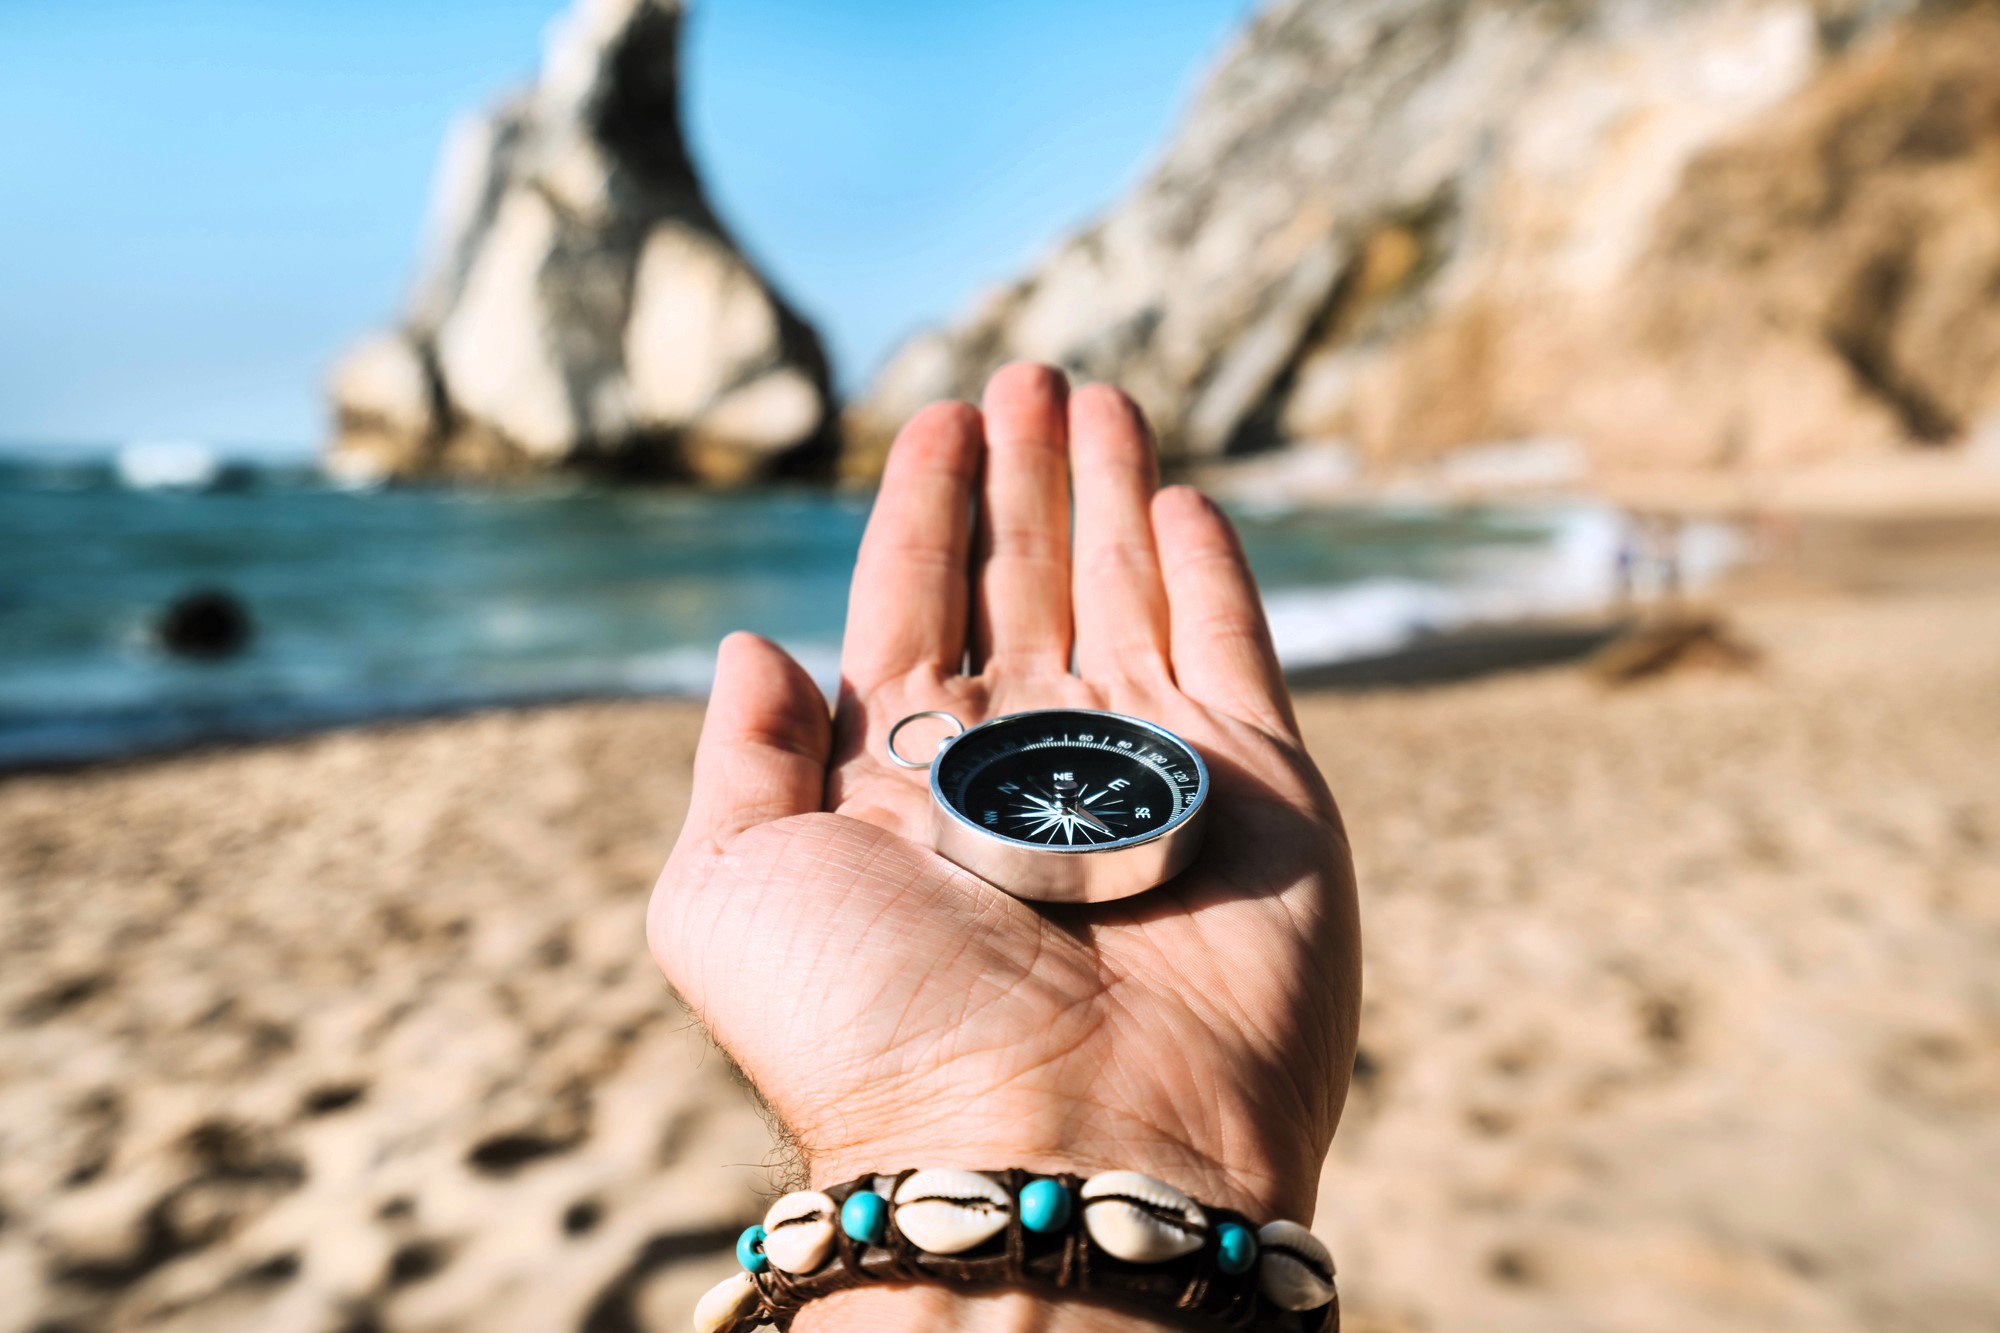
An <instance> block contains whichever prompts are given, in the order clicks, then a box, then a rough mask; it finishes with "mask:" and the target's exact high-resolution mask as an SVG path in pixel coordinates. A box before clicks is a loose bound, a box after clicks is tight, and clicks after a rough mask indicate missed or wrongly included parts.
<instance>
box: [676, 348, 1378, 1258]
mask: <svg viewBox="0 0 2000 1333" xmlns="http://www.w3.org/2000/svg"><path fill="white" fill-rule="evenodd" d="M1072 508H1073V510H1074V517H1075V536H1074V541H1073V542H1072V538H1071V516H1072ZM975 512H976V513H977V515H978V518H977V521H976V522H975V520H974V514H975ZM1072 662H1073V663H1074V669H1072ZM841 670H842V683H841V696H840V700H839V704H838V707H837V709H836V710H835V712H834V714H833V716H832V717H831V718H830V719H829V717H828V713H827V708H826V705H825V702H824V700H823V699H822V697H821V695H820V693H819V690H818V689H817V687H816V686H815V685H814V684H813V682H812V680H811V678H810V677H808V676H807V675H806V673H805V671H804V670H802V669H801V668H800V667H799V665H798V664H797V663H796V662H794V661H793V660H792V659H791V658H790V657H788V656H787V655H786V654H785V653H784V652H782V651H781V650H780V649H778V648H777V647H775V646H774V645H772V644H770V643H769V642H767V641H765V640H763V639H759V638H756V637H754V636H751V635H747V634H739V635H734V636H732V637H731V638H729V639H728V640H726V641H725V642H724V644H723V646H722V652H721V657H720V660H719V662H718V664H717V672H716V682H715V689H714V693H713V695H712V697H711V699H710V702H709V709H708V716H707V721H706V723H705V725H704V727H703V730H702V736H701V743H700V748H699V750H698V752H697V755H696V759H695V795H694V802H693V806H692V808H691V809H690V811H689V814H688V819H687V824H686V826H685V828H684V829H683V830H682V832H681V835H680V840H679V842H678V844H677V845H676V846H675V848H674V852H673V856H672V858H671V859H670V860H669V861H668V863H667V867H666V870H665V871H664V872H663V873H662V875H661V877H660V881H659V885H658V887H657V889H656V890H655V892H654V895H653V902H652V906H651V908H650V910H649V913H648V936H649V939H650V941H651V945H652V949H653V953H654V956H655V958H656V959H657V960H658V961H659V964H660V967H661V968H662V969H663V970H664V971H665V973H666V975H667V977H668V978H669V980H671V981H672V982H673V984H674V985H675V986H676V987H677V988H678V989H679V991H680V993H681V995H682V996H683V997H684V998H685V999H686V1000H687V1002H688V1003H689V1005H690V1006H692V1008H693V1009H694V1011H695V1012H696V1013H697V1014H698V1015H699V1016H700V1017H701V1019H702V1021H703V1022H705V1023H706V1024H707V1025H708V1027H709V1029H710V1031H711V1032H712V1033H713V1034H714V1036H715V1038H716V1039H717V1041H719V1042H720V1043H721V1044H722V1046H723V1047H724V1048H725V1049H726V1050H727V1051H728V1052H729V1053H730V1055H731V1056H732V1057H733V1058H734V1059H735V1060H736V1061H737V1062H738V1063H739V1064H740V1065H741V1066H742V1068H743V1070H744V1071H745V1072H746V1074H748V1076H749V1077H750V1078H751V1079H752V1080H753V1081H754V1083H755V1084H756V1086H757V1087H758V1089H759V1090H760V1091H761V1093H762V1094H763V1096H764V1097H765V1099H766V1100H767V1101H768V1103H769V1105H770V1106H771V1108H772V1109H773V1111H774V1112H775V1113H776V1114H777V1115H778V1116H779V1117H781V1118H782V1120H783V1121H784V1123H785V1125H786V1126H787V1127H788V1128H789V1129H790V1130H791V1132H792V1134H793V1135H794V1136H795V1138H796V1140H797V1143H798V1146H799V1147H800V1149H801V1150H802V1152H803V1154H804V1157H805V1163H806V1167H807V1170H808V1172H809V1174H810V1176H811V1178H812V1180H813V1181H814V1182H815V1183H818V1184H824V1183H829V1182H832V1181H836V1180H841V1179H844V1178H847V1177H850V1176H855V1175H859V1174H862V1173H863V1172H866V1171H873V1170H880V1171H890V1172H893V1171H896V1170H899V1169H902V1168H904V1167H917V1166H967V1167H999V1166H1023V1167H1028V1168H1031V1169H1044V1170H1049V1171H1057V1170H1065V1171H1076V1172H1079V1173H1083V1174H1089V1173H1090V1172H1092V1171H1094V1170H1098V1169H1104V1168H1111V1167H1129V1168H1133V1169H1137V1170H1141V1171H1145V1172H1147V1173H1148V1174H1150V1175H1153V1176H1156V1177H1159V1178H1160V1179H1163V1180H1166V1181H1168V1182H1170V1183H1172V1184H1174V1185H1176V1186H1178V1187H1180V1188H1181V1189H1183V1190H1185V1191H1187V1192H1188V1193H1190V1194H1192V1195H1195V1196H1196V1197H1200V1198H1206V1199H1210V1200H1212V1201H1214V1202H1217V1203H1221V1204H1224V1205H1227V1206H1230V1207H1234V1208H1237V1209H1240V1210H1241V1211H1243V1212H1246V1213H1248V1214H1250V1215H1251V1216H1257V1217H1279V1216H1283V1217H1291V1218H1295V1219H1298V1220H1301V1221H1305V1220H1309V1219H1310V1217H1311V1213H1312V1202H1313V1194H1314V1185H1315V1181H1316V1179H1317V1176H1318V1170H1319V1164H1320V1161H1321V1159H1322V1157H1323V1156H1324V1154H1325V1152H1326V1148H1327V1146H1328V1143H1329V1141H1330V1139H1331V1137H1332V1134H1333V1129H1334V1125H1335V1123H1336V1121H1337V1120H1338V1118H1339V1114H1340V1107H1341V1102H1342V1099H1343V1097H1344V1095H1345V1091H1346V1083H1347V1074H1348V1070H1349V1067H1350V1065H1351V1063H1352V1060H1353V1053H1354V1034H1355V1018H1356V1009H1357V1006H1358V1001H1359V993H1360V962H1359V937H1358V927H1357V923H1356V915H1355V904H1354V885H1353V873H1352V870H1351V866H1350V861H1349V857H1348V850H1347V845H1346V841H1345V837H1344V834H1343V832H1342V830H1341V826H1340V821H1339V816H1338V815H1337V813H1336V812H1335V809H1334V804H1333V800H1332V798H1331V797H1330V796H1329V795H1328V793H1327V790H1326V786H1325V784H1324V783H1323V782H1322V780H1321V778H1320V776H1319V773H1318V771H1317V770H1316V769H1315V768H1314V766H1313V763H1312V761H1311V760H1310V759H1309V758H1307V756H1306V753H1305V750H1304V747H1303V745H1302V744H1301V742H1300V739H1299V733H1298V727H1297V723H1296V722H1295V720H1294V718H1293V715H1292V710H1291V705H1290V701H1289V699H1288V697H1287V694H1286V691H1285V686H1284V681H1283V678H1282V677H1281V676H1280V674H1279V670H1278V665H1277V661H1276V659H1275V657H1274V656H1273V654H1272V650H1271V643H1270V636H1269V633H1268V630H1267V629H1266V627H1265V624H1264V618H1263V613H1262V610H1261V606H1260V603H1259V601H1258V597H1257V590H1256V585H1255V583H1254V582H1253V580H1252V578H1251V575H1250V571H1249V568H1248V566H1247V565H1246V563H1245V562H1244V558H1243V554H1242V550H1241V548H1240V547H1239V545H1238V544H1237V542H1236V539H1235V536H1234V534H1233V532H1232V531H1231V529H1230V527H1229V524H1228V521H1227V520H1226V519H1225V518H1224V517H1223V516H1222V514H1221V513H1220V512H1219V511H1218V510H1217V509H1216V508H1215V507H1214V506H1213V505H1212V504H1211V503H1210V502H1209V501H1207V500H1206V499H1205V498H1203V497H1202V496H1201V495H1200V494H1198V493H1197V492H1195V491H1193V490H1190V489H1187V488H1184V487H1175V488H1170V489H1168V490H1165V491H1159V490H1158V489H1157V469H1156V465H1155V460H1154V452H1153V447H1152V444H1151V440H1150V436H1149V433H1148V430H1147V427H1146V423H1145V422H1144V420H1143V419H1142V417H1141V416H1140V414H1139V412H1138V410H1137V408H1136V407H1135V406H1134V405H1133V404H1132V403H1131V401H1130V400H1129V399H1127V398H1126V397H1125V396H1124V395H1123V394H1121V393H1119V392H1118V391H1116V390H1115V389H1112V388H1109V387H1106V386H1102V385H1092V386H1090V387H1087V388H1084V389H1081V390H1079V391H1077V392H1076V393H1075V394H1074V395H1071V394H1069V393H1068V392H1067V391H1066V388H1065V385H1064V381H1063V379H1062V377H1061V375H1060V374H1059V373H1058V372H1055V371H1053V370H1050V369H1047V368H1045V367H1039V366H1032V365H1025V364H1021V365H1014V366H1009V367H1007V368H1006V369H1004V370H1002V371H1000V372H999V373H998V374H997V375H995V376H994V378H993V380H992V382H991V383H990V384H989V385H988V387H987V391H986V395H985V400H984V403H983V408H982V409H974V408H972V407H970V406H968V405H966V404H963V403H940V404H936V405H933V406H932V407H929V408H926V409H925V410H924V411H923V412H921V413H919V414H918V415H917V416H916V417H915V418H914V419H913V420H912V421H911V422H910V423H909V425H908V426H907V427H906V428H905V429H904V430H903V432H902V434H901V435H900V436H899V438H898V439H897V441H896V444H895V447H894V449H893V450H892V452H891V454H890V456H889V461H888V465H887V470H886V473H885V475H884V477H883V481H882V488H881V492H880V495H879V497H878V498H877V500H876V503H875V509H874V512H873V515H872V516H871V517H870V519H869V523H868V529H867V534H866V536H865V537H864V538H863V540H862V545H861V553H860V557H859V562H858V564H857V567H856V569H855V574H854V584H853V593H852V597H851V601H850V605H849V612H848V623H847V636H846V642H845V644H844V647H843V650H842V658H841ZM1050 707H1087V708H1104V709H1110V710H1113V711H1116V712H1120V713H1127V714H1131V715H1134V716H1137V717H1141V718H1144V719H1146V720H1148V721H1151V722H1156V723H1158V724H1160V725H1162V726H1164V727H1166V728H1167V729H1169V730H1170V731H1173V732H1175V733H1176V734H1178V735H1180V736H1181V737H1183V738H1184V739H1186V740H1188V741H1189V742H1191V743H1192V744H1193V745H1195V746H1196V747H1197V748H1198V749H1199V750H1200V751H1201V752H1202V754H1203V756H1204V758H1205V759H1206V760H1207V762H1208V765H1209V769H1210V773H1211V778H1212V781H1213V786H1214V789H1213V792H1212V794H1211V796H1210V798H1209V799H1210V801H1211V810H1210V816H1209V821H1210V822H1209V831H1208V836H1207V840H1206V843H1205V846H1204V848H1203V850H1202V853H1201V854H1200V856H1199V857H1198V858H1197V859H1196V861H1195V863H1194V864H1193V866H1192V867H1191V868H1190V869H1188V870H1187V871H1186V872H1185V873H1183V874H1182V875H1180V876H1179V877H1178V878H1177V879H1175V880H1173V881H1171V882H1170V883H1168V884H1166V885H1163V886H1161V887H1159V888H1156V889H1154V890H1152V891H1150V892H1148V893H1145V894H1142V895H1140V896H1138V897H1134V898H1128V899H1124V900H1121V901H1118V902H1112V903H1102V904H1092V905H1077V906H1050V905H1046V904H1043V905H1037V904H1031V903H1028V902H1023V901H1020V900H1017V899H1015V898H1012V897H1010V896H1008V895H1007V894H1005V893H1003V892H1001V891H1000V890H999V889H997V888H995V887H993V886H991V885H989V884H986V883H984V882H982V881H981V880H979V879H977V878H975V877H974V876H972V875H970V874H968V873H967V872H965V871H963V870H961V869H959V868H958V867H956V866H954V865H952V864H951V863H950V862H948V861H946V860H944V859H943V858H941V857H939V856H938V855H936V854H935V853H934V852H932V851H930V850H929V849H928V847H927V846H926V845H925V843H924V841H923V839H924V834H925V830H926V828H927V827H928V805H929V800H930V796H929V791H928V788H927V786H926V781H925V777H924V775H923V774H922V773H914V772H909V771H905V770H903V769H899V768H896V767H893V766H892V765H890V764H889V762H888V761H887V758H886V755H885V751H884V741H885V738H886V736H887V733H888V730H889V728H890V726H892V725H893V724H894V723H895V722H896V720H897V719H899V718H901V717H904V716H905V715H907V714H910V713H914V712H919V711H922V710H925V709H944V710H949V711H950V712H952V713H955V714H956V715H957V716H958V717H959V718H961V719H962V720H964V721H965V723H966V724H967V725H976V724H977V723H978V722H980V721H982V720H984V719H986V718H989V717H993V716H997V715H999V714H1001V713H1008V712H1017V711H1020V710H1023V709H1029V708H1050Z"/></svg>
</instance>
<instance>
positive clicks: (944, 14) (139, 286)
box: [0, 0, 1253, 451]
mask: <svg viewBox="0 0 2000 1333" xmlns="http://www.w3.org/2000/svg"><path fill="white" fill-rule="evenodd" d="M560 8H561V5H560V4H559V3H553V2H551V0H538V2H530V0H339V2H338V3H335V2H333V0H282V2H280V3H274V2H273V0H0V441H9V442H17V443H43V444H49V443H90V444H104V443H115V442H117V441H122V440H127V439H132V438H174V439H199V440H206V441H209V442H212V443H216V444H219V445H224V446H228V447H232V448H238V449H271V450H281V451H290V450H302V449H308V448H311V447H313V446H314V445H315V444H316V443H317V441H318V439H319V438H320V436H321V434H322V431H323V429H324V406H323V402H322V399H321V395H320V385H321V383H322V381H323V379H324V375H325V372H326V369H327V367H328V365H329V364H330V363H331V362H332V360H333V359H334V358H335V357H336V356H337V355H338V354H339V352H340V350H341V348H342V347H343V346H344V345H346V344H347V343H348V342H349V341H350V340H352V339H353V338H355V337H356V336H358V335H360V334H362V333H365V332H367V331H368V330H370V329H372V328H376V327H380V326H382V325H384V324H386V323H389V322H391V321H392V320H393V319H394V318H395V317H396V314H397V312H398V309H399V307H400V305H401V302H402V298H403V296H404V293H405V291H406V289H407V285H408V283H409V280H410V277H411V273H412V268H413V265H414V262H415V257H416V247H417V242H418V237H419V234H420V230H421V227H422V223H423V218H424V210H425V206H426V201H427V199H428V196H429V181H430V175H431V171H432V168H433V166H434V165H435V162H436V157H437V152H438V147H439V144H440V141H441V138H442V136H443V134H444V131H445V128H446V126H447V125H448V124H449V123H450V122H451V121H452V120H453V118H454V117H456V116H457V115H459V114H462V113H464V112H466V111H468V110H471V109H475V108H478V107H481V106H483V105H485V104H487V103H489V102H491V101H492V100H493V99H494V98H495V97H496V96H497V95H499V94H501V93H503V92H505V91H506V90H508V89H510V88H512V87H515V86H518V85H519V84H521V83H522V82H524V81H525V80H527V79H528V78H530V77H531V76H532V74H533V71H534V69H535V66H536V64H537V62H538V59H539V52H540V42H541V34H542V30H543V28H544V27H545V26H546V24H547V23H548V21H549V20H550V19H551V18H552V17H553V16H554V15H555V14H556V13H557V12H558V11H559V9H560ZM1252 9H1253V5H1252V3H1251V0H1090V2H1089V3H1079V0H696V2H695V3H694V4H693V6H692V13H691V16H690V19H689V25H688V41H687V43H686V46H685V48H684V52H683V61H684V75H685V82H686V96H687V112H686V119H687V125H688V134H689V137H690V139H691V146H692V149H693V152H694V156H695V161H696V164H697V167H698V169H699V170H700V171H701V172H702V174H703V177H704V180H705V182H706V184H707V186H708V188H709V191H710V193H711V197H712V198H713V199H714V200H715V202H716V203H717V205H718V207H719V211H720V212H721V214H722V216H723V218H724V220H725V222H726V223H727V224H728V225H729V226H730V227H731V229H732V230H733V231H734V232H735V234H736V236H737V238H738V239H739V241H741V242H742V243H743V244H744V245H745V247H746V248H747V249H748V250H749V251H750V253H751V254H752V256H753V257H755V258H756V259H757V260H758V261H759V262H760V263H761V264H762V265H763V267H764V269H765V271H766V272H767V273H769V274H770V275H771V276H772V278H773V279H774V280H775V281H776V283H777V284H778V286H779V287H780V288H781V290H783V291H784V292H785V293H786V295H787V296H789V297H790V298H791V299H792V300H793V301H794V302H795V303H796V304H797V305H798V306H799V307H800V308H801V309H802V310H803V311H804V313H805V314H806V315H807V316H808V318H810V319H812V320H813V321H814V322H815V323H816V324H817V325H818V327H819V329H820V331H821V333H822V335H823V336H824V337H825V338H826V340H827V342H828V344H829V347H830V351H831V353H832V356H833V359H834V364H835V370H836V374H837V375H838V377H839V379H840V382H841V384H842V386H843V387H844V388H847V389H850V390H852V389H855V388H858V387H859V386H861V385H863V384H865V383H866V381H867V378H868V375H869V374H870V372H871V371H873V369H874V368H875V367H876V366H878V365H879V364H880V362H881V360H882V359H883V358H884V357H885V356H886V355H887V354H888V352H889V351H890V350H892V349H893V347H894V346H895V345H896V343H897V342H898V341H899V340H900V339H901V338H902V337H904V336H906V335H907V334H909V333H910V332H912V331H914V330H916V329H917V328H920V327H922V326H923V325H925V324H927V323H931V322H935V321H939V320H943V319H947V318H949V317H950V316H951V315H953V314H954V313H955V312H956V311H959V310H961V309H963V308H964V307H965V306H966V304H967V303H968V302H969V301H971V300H972V299H974V298H975V297H976V296H977V295H978V294H979V293H980V292H981V291H983V290H985V289H987V288H988V287H990V286H992V285H993V284H995V283H998V282H1001V281H1004V280H1005V279H1007V278H1008V277H1010V276H1012V275H1014V274H1016V273H1018V272H1020V271H1021V270H1022V269H1023V268H1025V267H1026V266H1027V265H1029V264H1030V263H1032V262H1033V261H1034V259H1035V258H1036V257H1037V256H1038V255H1039V254H1041V253H1042V252H1044V251H1045V250H1046V249H1047V248H1048V247H1049V246H1050V245H1051V244H1053V243H1054V242H1055V241H1056V240H1057V239H1058V238H1059V237H1061V236H1062V235H1063V234H1064V233H1066V232H1068V231H1069V230H1071V229H1073V228H1075V227H1076V226H1078V225H1080V224H1082V223H1083V222H1085V221H1087V220H1088V219H1089V218H1091V217H1092V216H1093V215H1095V214H1096V213H1098V212H1100V211H1101V210H1102V209H1103V208H1105V207H1106V206H1107V205H1109V204H1110V203H1112V202H1113V201H1114V200H1116V199H1117V198H1118V196H1119V195H1120V194H1121V193H1123V191H1124V190H1126V189H1127V188H1129V187H1130V186H1131V185H1132V184H1133V183H1134V182H1135V181H1137V180H1138V179H1139V178H1140V176H1141V175H1143V173H1144V170H1145V168H1146V167H1147V165H1148V164H1149V163H1150V162H1151V161H1152V160H1153V158H1154V157H1155V156H1156V155H1157V153H1158V152H1159V151H1160V149H1161V147H1162V146H1163V145H1164V143H1165V141H1166V139H1167V137H1168V136H1169V134H1170V133H1171V132H1172V130H1173V128H1174V126H1175V125H1176V124H1177V122H1178V118H1179V116H1180V114H1181V112H1182V111H1183V110H1184V108H1185V106H1186V104H1187V102H1188V100H1189V99H1190V97H1191V96H1192V94H1193V92H1194V90H1195V88H1196V87H1197V86H1198V82H1199V79H1200V76H1201V74H1202V72H1203V71H1204V70H1205V69H1206V68H1207V67H1208V66H1209V64H1210V63H1212V61H1213V59H1214V57H1215V55H1216V53H1217V52H1218V51H1219V50H1220V48H1221V46H1222V45H1223V44H1224V43H1225V42H1226V40H1227V39H1228V37H1229V35H1230V34H1231V33H1232V32H1233V31H1234V30H1235V29H1236V28H1237V27H1238V26H1239V25H1240V24H1241V23H1242V22H1244V21H1245V20H1246V19H1247V18H1248V16H1249V14H1250V13H1251V12H1252Z"/></svg>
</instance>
